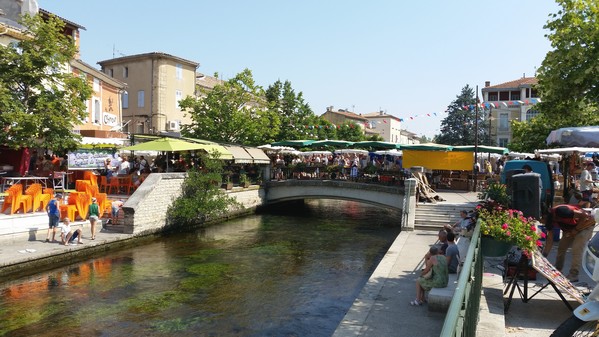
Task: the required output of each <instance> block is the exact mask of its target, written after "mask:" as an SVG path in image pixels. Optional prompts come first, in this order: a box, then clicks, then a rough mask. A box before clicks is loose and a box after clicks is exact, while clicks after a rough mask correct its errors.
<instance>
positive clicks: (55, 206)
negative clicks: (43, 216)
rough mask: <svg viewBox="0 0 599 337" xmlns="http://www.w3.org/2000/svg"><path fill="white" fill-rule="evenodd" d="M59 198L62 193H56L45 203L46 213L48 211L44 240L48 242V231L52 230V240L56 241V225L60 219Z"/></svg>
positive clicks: (60, 198)
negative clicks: (46, 232)
mask: <svg viewBox="0 0 599 337" xmlns="http://www.w3.org/2000/svg"><path fill="white" fill-rule="evenodd" d="M61 200H62V194H56V195H55V196H54V198H52V200H50V201H49V202H48V204H47V205H46V213H48V235H46V242H50V232H52V241H56V227H57V226H58V221H59V220H60V201H61Z"/></svg>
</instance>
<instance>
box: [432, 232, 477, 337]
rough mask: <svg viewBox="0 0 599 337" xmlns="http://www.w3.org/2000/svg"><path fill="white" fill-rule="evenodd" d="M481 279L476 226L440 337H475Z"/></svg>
mask: <svg viewBox="0 0 599 337" xmlns="http://www.w3.org/2000/svg"><path fill="white" fill-rule="evenodd" d="M482 279H483V257H482V254H481V250H480V226H479V225H478V224H477V226H476V227H475V229H474V234H473V235H472V238H470V246H469V247H468V254H466V260H465V261H464V266H463V267H462V271H461V272H460V277H459V278H458V285H457V287H456V290H455V293H454V296H453V299H452V300H451V304H450V305H449V309H448V311H447V315H446V316H445V322H444V323H443V330H441V335H440V336H442V337H450V336H476V325H477V323H478V312H479V307H480V297H481V288H482Z"/></svg>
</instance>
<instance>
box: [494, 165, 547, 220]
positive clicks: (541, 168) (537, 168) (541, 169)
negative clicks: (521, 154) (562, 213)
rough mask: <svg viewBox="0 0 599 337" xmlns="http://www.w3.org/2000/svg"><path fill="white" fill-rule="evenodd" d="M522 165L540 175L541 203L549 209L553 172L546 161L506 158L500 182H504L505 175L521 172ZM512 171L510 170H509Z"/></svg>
mask: <svg viewBox="0 0 599 337" xmlns="http://www.w3.org/2000/svg"><path fill="white" fill-rule="evenodd" d="M524 165H528V166H530V167H531V168H532V171H533V172H534V173H538V174H540V175H541V184H542V186H541V188H542V193H541V203H542V204H543V205H544V206H545V207H546V209H549V208H551V207H553V197H554V196H555V186H554V185H553V174H552V172H551V167H550V166H549V164H548V163H546V162H544V161H538V160H508V161H506V162H505V164H504V167H503V171H502V172H501V183H502V184H505V183H506V180H507V177H508V176H510V175H512V174H515V173H522V172H523V169H522V168H523V167H524ZM510 171H512V172H510Z"/></svg>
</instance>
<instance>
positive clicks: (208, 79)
mask: <svg viewBox="0 0 599 337" xmlns="http://www.w3.org/2000/svg"><path fill="white" fill-rule="evenodd" d="M224 82H225V81H223V80H220V79H218V78H216V77H214V76H208V75H204V74H202V73H196V84H197V85H200V86H202V87H204V88H210V89H212V88H214V87H215V86H217V85H221V84H223V83H224Z"/></svg>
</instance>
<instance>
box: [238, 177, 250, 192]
mask: <svg viewBox="0 0 599 337" xmlns="http://www.w3.org/2000/svg"><path fill="white" fill-rule="evenodd" d="M239 185H240V186H241V187H244V188H247V187H250V179H249V178H248V176H247V174H245V173H242V174H240V175H239Z"/></svg>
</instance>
